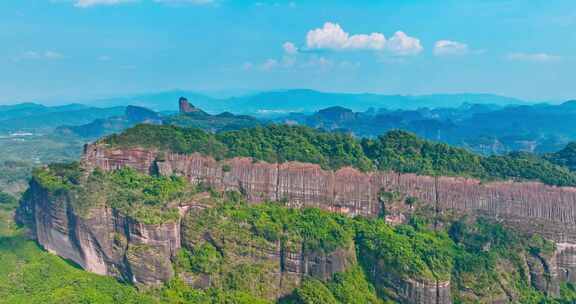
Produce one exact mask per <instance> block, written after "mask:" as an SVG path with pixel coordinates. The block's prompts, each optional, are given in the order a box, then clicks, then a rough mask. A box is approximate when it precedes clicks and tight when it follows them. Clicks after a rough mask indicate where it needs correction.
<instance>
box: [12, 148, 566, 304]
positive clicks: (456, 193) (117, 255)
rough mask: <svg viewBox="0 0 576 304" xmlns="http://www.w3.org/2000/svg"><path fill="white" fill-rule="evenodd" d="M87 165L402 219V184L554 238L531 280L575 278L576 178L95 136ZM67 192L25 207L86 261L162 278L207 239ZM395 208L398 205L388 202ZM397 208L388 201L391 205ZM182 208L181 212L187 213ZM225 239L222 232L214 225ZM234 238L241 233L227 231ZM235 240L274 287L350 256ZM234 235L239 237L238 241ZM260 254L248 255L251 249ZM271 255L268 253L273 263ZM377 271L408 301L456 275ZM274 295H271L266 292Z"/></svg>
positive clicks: (452, 209) (439, 206) (37, 224)
mask: <svg viewBox="0 0 576 304" xmlns="http://www.w3.org/2000/svg"><path fill="white" fill-rule="evenodd" d="M82 164H83V167H85V168H86V169H88V170H90V169H94V168H96V167H98V168H100V169H102V170H104V171H111V170H114V169H118V168H122V167H126V166H129V167H132V168H135V169H137V170H139V171H141V172H146V173H148V172H159V173H160V174H163V175H172V174H176V175H181V176H185V177H186V178H187V179H188V180H190V181H191V182H193V183H204V184H207V185H210V186H212V187H214V188H216V189H219V190H237V191H239V192H241V193H243V194H244V195H245V196H246V197H247V198H248V200H250V201H253V202H260V201H264V200H273V201H284V202H285V203H286V204H287V205H288V206H290V207H297V208H298V207H319V208H322V209H325V210H328V211H333V212H339V213H343V214H348V215H352V216H353V215H363V216H378V215H381V214H383V211H384V210H383V208H385V209H386V210H385V211H386V212H388V214H389V215H390V218H391V219H400V220H401V219H402V216H403V214H402V213H403V212H405V211H406V210H409V209H410V208H409V207H408V206H407V205H402V206H400V207H398V203H397V204H396V207H394V208H392V207H391V206H386V204H384V203H383V202H382V200H381V198H380V196H381V193H382V192H389V193H399V194H400V198H401V199H400V200H398V201H399V202H400V201H404V200H405V199H406V198H413V199H414V200H415V201H417V202H418V204H420V205H422V206H427V207H428V208H429V209H430V210H434V211H436V212H438V213H440V214H441V213H444V212H449V213H456V214H465V215H471V216H474V215H484V216H488V217H490V218H492V219H494V220H496V221H499V222H502V223H503V224H505V225H508V226H509V227H512V228H514V229H516V230H518V231H520V232H524V233H538V234H541V235H543V236H544V237H546V238H548V239H550V240H554V241H555V242H556V244H557V249H556V253H555V254H553V255H551V256H546V257H544V256H538V255H532V256H531V257H528V258H527V259H526V264H527V266H526V267H527V268H529V276H530V280H531V284H532V285H533V286H535V287H537V288H538V289H540V290H542V291H544V292H546V293H548V294H550V295H555V294H557V293H558V286H559V282H560V281H570V282H576V245H575V244H576V214H575V213H576V208H575V207H576V188H570V187H553V186H547V185H544V184H541V183H534V182H526V183H514V182H489V183H485V182H482V181H479V180H475V179H467V178H456V177H430V176H418V175H415V174H398V173H395V172H372V173H363V172H360V171H358V170H356V169H353V168H342V169H340V170H337V171H328V170H323V169H321V168H320V167H319V166H318V165H315V164H305V163H298V162H287V163H283V164H270V163H265V162H256V161H254V160H252V159H250V158H233V159H228V160H223V161H216V160H214V159H213V158H211V157H207V156H202V155H200V154H191V155H180V154H174V153H164V152H157V151H155V150H150V149H138V148H132V149H111V148H108V147H106V146H102V145H89V146H86V148H85V153H84V156H83V159H82ZM72 199H74V198H71V197H69V195H68V194H64V193H63V194H57V193H56V194H55V193H48V192H47V191H46V190H44V189H42V188H41V187H38V186H37V185H34V184H32V191H31V198H30V200H29V203H28V204H27V205H25V206H23V207H22V208H21V209H22V211H20V212H21V213H22V212H23V213H26V215H27V217H23V218H26V219H28V222H29V223H28V224H29V225H30V226H31V227H33V228H34V229H33V230H34V232H35V233H34V234H35V237H36V238H37V239H38V242H39V243H40V244H41V245H42V246H43V247H44V248H46V249H47V250H49V251H52V252H54V253H56V254H58V255H60V256H62V257H64V258H67V259H70V260H72V261H74V262H76V263H77V264H78V265H80V266H81V267H83V268H84V269H86V270H89V271H92V272H95V273H99V274H106V275H115V276H119V277H122V278H125V279H126V280H129V281H131V282H135V283H136V284H142V285H155V284H160V283H162V282H165V281H167V280H169V279H170V278H172V277H173V275H174V272H173V269H172V266H171V259H172V258H173V257H174V255H175V253H176V251H177V249H178V248H180V246H181V243H182V244H183V246H185V247H191V246H194V242H196V241H198V240H199V239H197V240H194V239H190V238H186V237H184V236H182V238H183V239H184V240H182V241H181V240H180V238H181V235H185V233H184V234H182V233H181V231H180V223H177V222H176V223H167V224H162V225H143V224H141V223H138V222H136V221H134V220H132V219H130V218H127V217H125V216H123V215H121V214H118V213H117V212H115V211H114V210H113V209H110V208H105V207H99V208H93V209H91V210H90V211H89V212H87V214H81V215H80V214H78V213H77V212H75V210H73V208H72V207H71V206H72V205H73V204H71V203H70V202H71V200H72ZM389 208H390V209H389ZM388 209H389V210H388ZM184 213H186V212H185V210H183V212H182V215H184ZM205 237H210V238H209V239H211V241H212V242H215V245H218V240H219V239H218V237H216V236H213V235H212V236H211V235H210V233H208V234H205V235H203V236H202V240H203V241H207V240H208V239H206V238H205ZM227 238H232V239H227ZM224 239H225V240H226V241H225V244H227V245H226V246H233V247H232V248H230V249H229V252H231V253H232V254H234V255H238V257H239V260H240V261H243V260H250V259H256V260H258V261H261V262H262V261H264V262H266V261H268V262H269V263H268V264H267V265H273V266H271V267H272V269H273V271H271V272H269V273H273V274H274V275H272V276H271V277H270V278H269V280H270V282H273V284H275V286H277V287H276V288H275V296H281V295H284V294H286V293H287V292H288V291H289V290H291V288H293V287H295V286H297V285H298V283H299V282H300V281H299V280H301V278H302V277H303V275H312V276H314V277H318V278H327V277H329V276H331V275H332V274H333V273H334V272H337V271H341V270H342V269H344V268H345V267H346V265H347V263H348V262H346V261H348V260H350V253H349V251H347V250H344V249H342V250H340V251H335V252H333V253H328V254H327V253H319V252H313V251H312V252H311V251H307V250H305V248H302V246H301V245H298V244H289V245H290V246H286V244H280V243H277V244H276V243H275V244H266V245H265V246H264V247H262V246H261V245H262V244H260V245H258V246H257V245H254V244H245V243H242V241H241V240H235V239H233V237H232V236H226V237H224ZM234 244H235V245H234ZM242 248H244V249H246V248H251V249H250V250H247V251H248V252H252V253H253V254H252V255H248V256H244V257H242V253H244V252H246V250H241V249H242ZM265 264H266V263H265ZM371 275H373V278H374V279H375V280H382V281H385V282H386V285H387V286H390V287H391V288H392V289H393V293H394V294H396V295H397V297H398V299H400V300H401V301H404V302H406V303H450V283H449V282H448V281H446V282H443V281H430V280H428V281H427V280H422V279H416V278H403V277H395V276H393V275H392V274H391V272H389V271H386V269H382V268H378V267H376V268H375V269H374V273H372V274H371ZM212 279H213V278H211V277H210V276H204V277H195V278H190V280H192V281H193V282H192V283H194V284H196V285H198V286H210V281H211V280H212ZM265 296H269V297H272V296H271V295H265Z"/></svg>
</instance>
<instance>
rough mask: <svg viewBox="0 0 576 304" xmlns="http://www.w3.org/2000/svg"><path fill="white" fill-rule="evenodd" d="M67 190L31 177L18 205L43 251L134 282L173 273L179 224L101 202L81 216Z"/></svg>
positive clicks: (147, 282)
mask: <svg viewBox="0 0 576 304" xmlns="http://www.w3.org/2000/svg"><path fill="white" fill-rule="evenodd" d="M73 199H78V198H77V197H72V196H71V194H70V193H69V192H56V193H52V192H48V191H47V190H46V189H44V188H42V187H41V186H40V185H38V184H37V183H35V182H34V181H33V182H32V183H31V189H30V192H29V198H28V200H27V201H26V203H25V205H23V206H21V208H20V211H19V212H20V215H19V216H20V218H25V219H27V221H28V223H27V224H28V225H29V226H30V227H32V228H33V229H32V230H33V232H34V233H33V235H34V237H35V238H36V239H37V241H38V243H39V244H40V245H41V246H42V247H44V248H45V249H46V250H48V251H50V252H53V253H55V254H58V255H59V256H61V257H63V258H66V259H69V260H71V261H73V262H74V263H76V264H78V265H79V266H81V267H82V268H84V269H86V270H88V271H90V272H94V273H97V274H101V275H112V276H116V277H120V278H124V279H125V280H127V281H130V282H133V283H135V284H137V285H142V286H144V285H159V284H162V283H164V282H166V281H167V280H169V279H170V278H171V277H172V276H173V270H172V266H171V261H170V259H171V257H172V256H173V255H174V254H175V252H176V250H177V249H178V248H179V247H180V224H179V223H177V222H174V223H166V224H162V225H144V224H141V223H138V222H136V221H135V220H133V219H131V218H128V217H125V216H123V215H121V214H119V213H118V212H115V211H114V210H113V209H110V208H106V207H99V208H92V209H90V210H89V211H88V212H87V213H86V214H82V215H80V214H79V212H77V211H76V210H74V208H73V207H72V203H71V201H72V200H73Z"/></svg>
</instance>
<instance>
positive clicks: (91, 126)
mask: <svg viewBox="0 0 576 304" xmlns="http://www.w3.org/2000/svg"><path fill="white" fill-rule="evenodd" d="M139 123H149V124H162V119H161V117H160V115H158V113H156V112H154V111H152V110H148V109H146V108H142V107H137V106H127V107H126V110H125V112H124V115H122V116H114V117H109V118H103V119H96V120H94V121H92V122H90V123H88V124H85V125H79V126H60V127H58V128H57V132H59V133H61V134H74V135H77V136H80V137H84V138H98V137H101V136H104V135H108V134H112V133H116V132H121V131H123V130H125V129H128V128H130V127H133V126H135V125H136V124H139Z"/></svg>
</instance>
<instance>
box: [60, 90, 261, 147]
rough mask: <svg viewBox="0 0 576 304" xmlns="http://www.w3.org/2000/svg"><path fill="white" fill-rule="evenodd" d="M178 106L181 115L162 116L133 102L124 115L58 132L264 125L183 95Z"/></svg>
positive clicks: (89, 133) (97, 133)
mask: <svg viewBox="0 0 576 304" xmlns="http://www.w3.org/2000/svg"><path fill="white" fill-rule="evenodd" d="M174 104H176V103H174ZM178 108H179V113H178V114H169V115H161V114H160V113H157V112H155V111H152V110H150V109H147V108H143V107H139V106H131V105H130V106H127V107H126V110H125V113H124V115H121V116H113V117H108V118H103V119H96V120H94V121H92V122H90V123H87V124H83V125H78V126H73V125H70V126H60V127H58V128H57V131H58V133H60V134H74V135H77V136H80V137H83V138H98V137H101V136H104V135H108V134H112V133H118V132H121V131H123V130H125V129H127V128H130V127H133V126H135V125H136V124H139V123H147V124H167V125H175V126H184V127H195V128H201V129H204V130H211V131H221V130H237V129H242V128H247V127H254V126H256V125H260V124H261V122H260V121H259V120H258V119H256V118H253V117H250V116H246V115H234V114H231V113H228V112H224V113H220V114H217V115H211V114H208V113H207V112H205V111H203V110H202V109H200V108H198V107H196V106H194V105H192V104H190V103H189V102H188V99H186V98H184V97H180V98H179V99H178Z"/></svg>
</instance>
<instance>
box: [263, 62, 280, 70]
mask: <svg viewBox="0 0 576 304" xmlns="http://www.w3.org/2000/svg"><path fill="white" fill-rule="evenodd" d="M277 66H278V61H277V60H276V59H267V60H266V61H264V63H263V64H262V65H261V66H260V69H262V70H264V71H269V70H271V69H273V68H275V67H277Z"/></svg>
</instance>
